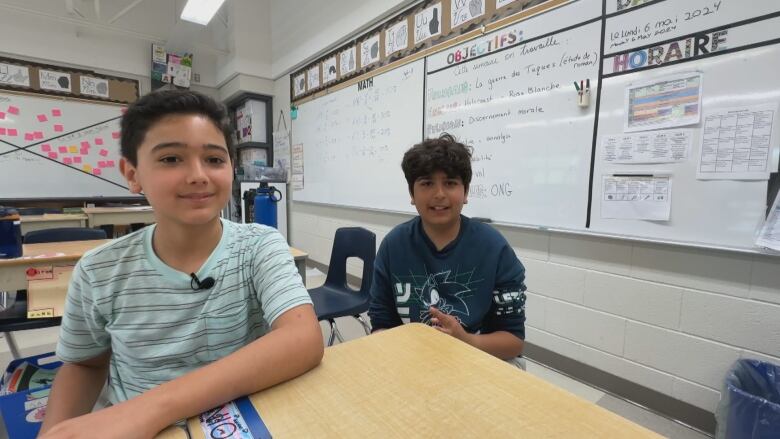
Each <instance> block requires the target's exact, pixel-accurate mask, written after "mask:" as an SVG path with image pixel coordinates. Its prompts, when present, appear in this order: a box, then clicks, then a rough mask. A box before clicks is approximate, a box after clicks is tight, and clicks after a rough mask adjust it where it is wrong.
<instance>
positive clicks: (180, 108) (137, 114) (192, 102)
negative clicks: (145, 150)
mask: <svg viewBox="0 0 780 439" xmlns="http://www.w3.org/2000/svg"><path fill="white" fill-rule="evenodd" d="M172 114H195V115H201V116H205V117H207V118H208V119H209V120H211V122H213V123H214V126H216V127H217V128H218V129H219V130H220V131H222V134H223V135H224V136H225V144H226V146H227V147H228V151H230V146H231V143H232V139H231V136H230V123H229V122H228V114H227V110H226V109H225V106H224V105H222V104H221V103H220V102H217V101H215V100H214V99H212V98H210V97H208V96H206V95H203V94H201V93H198V92H195V91H191V90H161V91H156V92H153V93H149V94H148V95H146V96H144V97H142V98H141V99H139V100H137V101H135V102H134V103H133V104H132V105H130V106H129V107H128V108H127V111H126V112H125V114H124V115H123V116H122V124H121V126H122V137H121V140H120V145H121V151H122V156H123V157H124V158H126V159H127V160H128V161H129V162H130V163H131V164H132V165H133V166H138V148H139V147H140V146H141V143H143V141H144V137H146V132H147V131H149V128H151V127H152V125H154V124H155V123H157V122H158V121H159V120H160V119H162V118H163V117H165V116H169V115H172Z"/></svg>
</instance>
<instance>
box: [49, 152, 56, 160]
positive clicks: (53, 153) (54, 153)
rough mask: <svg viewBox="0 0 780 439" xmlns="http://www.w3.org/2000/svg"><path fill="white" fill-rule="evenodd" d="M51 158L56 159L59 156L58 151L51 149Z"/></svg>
mask: <svg viewBox="0 0 780 439" xmlns="http://www.w3.org/2000/svg"><path fill="white" fill-rule="evenodd" d="M49 158H52V159H56V158H57V153H56V152H54V151H51V152H50V153H49Z"/></svg>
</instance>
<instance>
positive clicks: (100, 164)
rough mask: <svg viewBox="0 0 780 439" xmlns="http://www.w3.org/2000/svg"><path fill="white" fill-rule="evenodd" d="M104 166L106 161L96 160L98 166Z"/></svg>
mask: <svg viewBox="0 0 780 439" xmlns="http://www.w3.org/2000/svg"><path fill="white" fill-rule="evenodd" d="M105 167H106V162H105V161H103V160H100V161H98V168H105Z"/></svg>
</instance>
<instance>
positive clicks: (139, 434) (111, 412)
mask: <svg viewBox="0 0 780 439" xmlns="http://www.w3.org/2000/svg"><path fill="white" fill-rule="evenodd" d="M156 434H157V431H156V430H154V431H153V430H152V429H150V422H148V421H147V419H146V416H145V415H144V413H137V412H134V408H133V407H132V405H131V404H128V403H127V402H124V403H121V404H118V405H115V406H112V407H108V408H105V409H102V410H98V411H96V412H92V413H89V414H86V415H83V416H79V417H77V418H72V419H68V420H66V421H62V422H60V423H59V424H56V425H55V426H54V427H52V428H51V429H49V431H47V432H46V433H44V434H43V435H41V436H39V439H70V438H79V439H80V438H96V439H97V438H100V439H112V438H117V439H125V438H127V439H136V438H137V439H150V438H153V437H154V436H155V435H156Z"/></svg>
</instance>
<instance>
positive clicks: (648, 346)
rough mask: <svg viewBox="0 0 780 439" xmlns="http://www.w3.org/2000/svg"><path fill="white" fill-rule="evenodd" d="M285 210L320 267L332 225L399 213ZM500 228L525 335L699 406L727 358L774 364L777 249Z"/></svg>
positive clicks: (779, 333) (381, 231)
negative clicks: (508, 248) (762, 252)
mask: <svg viewBox="0 0 780 439" xmlns="http://www.w3.org/2000/svg"><path fill="white" fill-rule="evenodd" d="M324 26H326V27H327V26H328V25H324ZM317 31H318V29H316V28H310V29H308V31H307V33H308V34H316V33H317ZM288 43H289V42H288ZM274 44H275V47H274V53H277V50H278V47H276V41H275V42H274ZM298 44H299V45H302V46H307V47H308V46H313V45H314V42H312V41H299V42H298ZM300 61H302V60H299V62H300ZM276 62H277V59H276V58H275V65H276ZM288 64H295V61H290V62H289V63H288ZM289 81H290V79H289V75H284V76H282V77H281V78H279V79H278V80H277V81H275V85H274V89H275V95H274V107H275V109H274V114H278V112H279V109H284V111H285V114H288V115H289V112H288V111H287V109H288V108H289V102H290V99H289ZM292 143H293V144H295V132H294V131H293V133H292ZM398 172H401V170H400V169H399V170H398ZM371 184H377V185H378V184H382V183H381V182H378V181H377V182H365V189H364V190H370V186H371ZM345 189H346V190H349V189H348V188H345ZM692 208H693V207H692ZM290 212H291V213H290V222H291V227H290V233H291V241H292V245H293V246H295V247H298V248H301V249H304V250H306V251H307V252H309V253H310V257H311V259H312V260H313V261H316V262H318V263H321V264H327V263H328V262H329V258H330V250H331V248H332V245H333V236H334V234H335V231H336V229H337V228H339V227H347V226H360V227H365V228H368V229H369V230H372V231H373V232H374V233H376V235H377V242H380V241H381V239H383V238H384V236H385V235H386V234H387V232H388V231H389V230H390V229H391V228H392V227H393V226H395V225H396V224H399V223H401V222H403V221H406V220H407V219H409V218H410V217H409V216H406V215H399V214H390V213H382V212H375V211H367V210H359V209H351V208H341V207H333V206H324V205H315V204H307V203H300V202H299V203H296V202H292V203H291V208H290ZM499 230H500V231H501V233H502V234H503V235H504V236H505V237H506V238H507V240H508V241H509V242H510V244H511V245H512V247H513V248H514V249H515V252H516V253H517V255H518V256H519V258H520V259H521V261H522V262H523V264H524V265H525V267H526V270H527V286H528V302H527V316H528V321H527V339H528V341H529V342H530V343H533V344H535V345H538V346H540V347H543V348H545V349H547V350H550V351H553V352H556V353H558V354H561V355H563V356H566V357H569V358H572V359H575V360H577V361H580V362H582V363H585V364H587V365H590V366H593V367H595V368H597V369H600V370H603V371H605V372H607V373H610V374H613V375H616V376H619V377H621V378H624V379H626V380H628V381H631V382H633V383H636V384H639V385H641V386H644V387H647V388H650V389H653V390H656V391H658V392H661V393H663V394H666V395H669V396H671V397H673V398H675V399H678V400H681V401H684V402H686V403H689V404H692V405H694V406H696V407H700V408H702V409H705V410H707V411H710V412H713V411H714V410H715V407H716V405H717V403H718V399H719V391H720V387H721V383H722V381H723V377H724V375H725V373H726V371H727V370H728V369H729V367H730V366H731V365H732V363H733V362H734V361H735V360H737V359H739V358H760V359H765V360H769V361H773V362H775V363H778V364H780V257H767V256H758V255H748V254H739V253H730V252H721V251H712V250H701V249H694V248H688V247H678V246H670V245H658V244H648V243H640V242H632V241H627V240H617V239H607V238H599V237H590V236H580V235H572V234H563V233H551V232H545V231H537V230H522V229H518V228H503V227H502V228H499ZM349 272H350V273H351V274H353V275H355V276H360V274H361V272H360V266H359V265H358V264H350V266H349Z"/></svg>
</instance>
